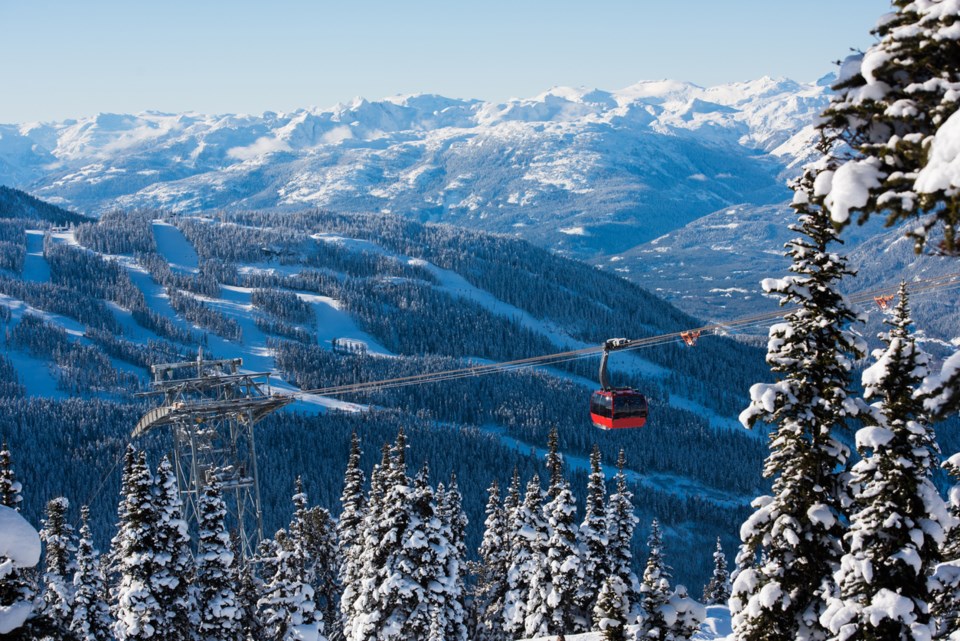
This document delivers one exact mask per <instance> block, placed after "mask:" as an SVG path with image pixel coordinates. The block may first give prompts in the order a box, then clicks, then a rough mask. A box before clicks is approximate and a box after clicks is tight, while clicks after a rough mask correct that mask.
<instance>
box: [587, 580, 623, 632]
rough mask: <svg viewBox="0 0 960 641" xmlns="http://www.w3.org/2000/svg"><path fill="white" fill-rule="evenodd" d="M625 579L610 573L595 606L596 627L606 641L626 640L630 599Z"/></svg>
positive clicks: (594, 619) (594, 618)
mask: <svg viewBox="0 0 960 641" xmlns="http://www.w3.org/2000/svg"><path fill="white" fill-rule="evenodd" d="M626 592H627V587H626V586H625V585H624V584H623V580H622V579H621V578H620V577H618V576H616V575H614V574H610V575H608V576H607V578H606V579H604V581H603V586H602V587H601V588H600V594H599V595H598V596H597V604H596V605H595V606H594V608H593V621H594V627H595V628H596V629H598V630H599V631H600V638H602V639H604V641H626V639H627V617H628V615H629V612H630V601H629V599H628V598H627V594H626Z"/></svg>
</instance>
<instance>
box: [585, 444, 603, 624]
mask: <svg viewBox="0 0 960 641" xmlns="http://www.w3.org/2000/svg"><path fill="white" fill-rule="evenodd" d="M601 463H602V462H601V459H600V447H599V446H598V445H594V446H593V451H592V452H591V453H590V480H589V482H588V484H587V504H586V510H585V512H584V517H583V523H581V524H580V539H581V540H582V541H583V550H582V555H583V557H582V558H583V580H582V581H581V583H580V588H579V590H578V596H577V600H578V602H579V604H580V608H581V611H582V612H584V613H585V614H587V615H588V616H589V615H590V613H592V612H593V611H594V606H596V603H597V598H598V595H599V592H600V589H601V587H602V586H603V584H604V583H606V579H607V575H608V574H609V573H610V564H609V560H608V558H607V548H608V544H609V541H608V539H607V506H606V497H607V484H606V479H605V477H604V474H603V466H602V464H601Z"/></svg>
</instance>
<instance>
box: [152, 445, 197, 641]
mask: <svg viewBox="0 0 960 641" xmlns="http://www.w3.org/2000/svg"><path fill="white" fill-rule="evenodd" d="M155 478H156V485H155V488H154V504H155V506H156V516H157V522H156V530H155V531H156V546H157V554H156V555H155V557H154V560H155V563H156V569H155V571H154V573H153V576H152V577H151V578H150V582H151V591H152V592H153V594H154V596H155V597H156V599H157V604H158V605H159V607H160V611H161V618H160V621H159V624H158V627H157V630H156V633H157V634H158V635H160V636H161V637H162V638H164V639H165V640H166V641H189V640H190V639H191V638H192V637H193V633H194V631H195V630H196V628H197V624H198V620H197V616H198V610H197V591H196V587H195V586H194V584H193V581H194V563H193V550H192V549H191V548H192V546H191V543H190V535H189V534H188V532H187V522H186V520H185V519H184V518H183V501H182V500H181V499H180V490H179V488H178V487H177V476H176V473H175V472H174V470H173V464H172V463H171V462H170V459H169V457H167V456H164V457H163V458H162V459H161V460H160V465H159V466H157V474H156V477H155Z"/></svg>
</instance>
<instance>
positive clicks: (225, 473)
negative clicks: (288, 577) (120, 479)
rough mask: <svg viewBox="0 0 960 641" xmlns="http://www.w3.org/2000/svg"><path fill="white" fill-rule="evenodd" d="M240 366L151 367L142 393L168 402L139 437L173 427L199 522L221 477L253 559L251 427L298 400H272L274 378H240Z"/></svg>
mask: <svg viewBox="0 0 960 641" xmlns="http://www.w3.org/2000/svg"><path fill="white" fill-rule="evenodd" d="M242 364H243V361H242V360H241V359H239V358H232V359H226V360H210V361H207V360H203V353H202V352H201V353H200V354H199V355H198V356H197V360H196V361H185V362H181V363H167V364H163V365H154V366H152V367H151V368H150V370H151V372H152V374H153V382H152V383H151V387H152V390H151V391H149V392H145V393H143V394H142V395H143V396H162V397H163V404H162V405H160V406H158V407H155V408H154V409H152V410H150V411H149V412H147V413H146V414H145V415H144V416H143V417H142V418H141V419H140V421H139V422H138V423H137V426H136V428H135V429H134V430H133V437H134V438H137V437H139V436H142V435H144V434H146V433H147V432H149V431H151V430H155V429H158V428H165V427H169V428H170V431H171V433H172V435H173V455H174V467H175V468H176V472H177V485H178V487H179V489H180V496H181V498H182V499H183V503H184V511H185V516H186V517H187V519H188V520H189V521H191V522H192V523H194V524H196V523H198V522H199V511H198V499H199V498H200V496H201V494H202V492H203V490H204V488H205V487H206V486H207V484H208V483H209V482H210V481H211V480H212V479H214V478H216V479H218V480H219V482H220V484H221V486H222V488H223V493H224V502H225V503H226V505H227V510H228V512H230V514H231V515H232V517H233V519H234V521H235V523H234V525H235V527H236V530H237V533H238V535H239V540H240V548H241V549H240V551H241V553H242V554H243V555H244V556H245V557H247V558H249V557H251V556H252V555H253V552H254V551H255V550H256V546H257V544H258V543H259V542H260V540H261V539H262V538H263V512H262V510H261V507H260V479H259V474H258V471H257V456H256V447H255V443H256V442H255V440H254V434H253V428H254V425H256V424H257V422H258V421H260V419H262V418H263V417H265V416H266V415H267V414H270V413H271V412H274V411H276V410H278V409H280V408H281V407H283V406H285V405H288V404H290V403H292V402H293V400H294V399H293V398H292V397H290V396H283V395H280V394H271V392H270V375H269V373H268V372H257V373H241V372H240V366H241V365H242ZM231 495H232V496H231Z"/></svg>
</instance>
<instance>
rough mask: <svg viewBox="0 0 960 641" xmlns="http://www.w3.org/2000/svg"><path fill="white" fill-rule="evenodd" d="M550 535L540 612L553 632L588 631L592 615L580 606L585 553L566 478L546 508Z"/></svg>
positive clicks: (541, 589)
mask: <svg viewBox="0 0 960 641" xmlns="http://www.w3.org/2000/svg"><path fill="white" fill-rule="evenodd" d="M544 514H545V516H546V518H547V525H548V530H547V531H548V532H549V537H548V539H547V547H546V563H547V565H546V569H547V583H545V584H544V585H541V586H539V590H540V592H541V594H542V595H543V596H542V597H541V599H540V600H541V602H542V603H543V606H542V607H541V609H540V613H541V614H542V615H543V617H544V618H545V619H546V625H547V630H548V632H549V633H550V634H562V633H572V632H585V631H586V630H587V628H588V625H587V619H588V616H589V614H588V613H586V612H583V611H582V610H581V609H580V599H579V597H580V589H581V586H582V585H583V581H584V578H585V577H584V574H583V558H582V556H583V552H582V550H581V544H580V532H579V528H578V527H577V524H576V523H575V519H576V516H577V504H576V499H574V497H573V492H571V491H570V487H569V484H568V483H567V482H566V480H563V481H561V482H560V487H559V490H558V492H557V494H556V496H555V497H554V498H553V500H552V501H550V502H549V503H547V505H546V506H545V507H544Z"/></svg>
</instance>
